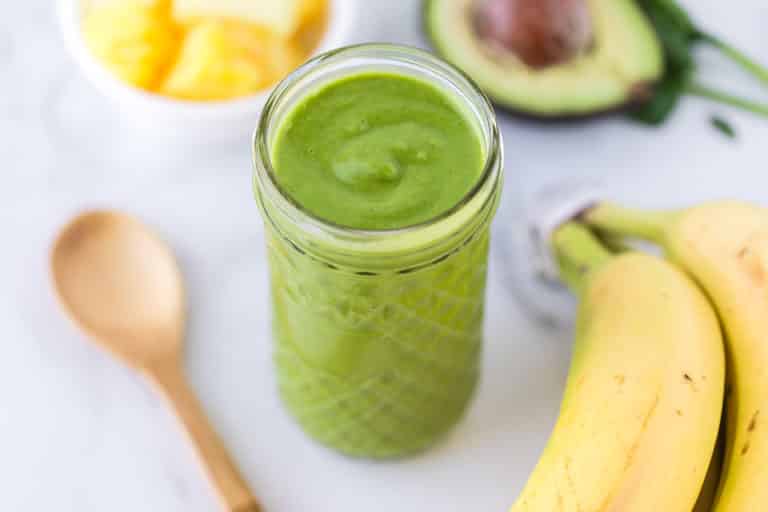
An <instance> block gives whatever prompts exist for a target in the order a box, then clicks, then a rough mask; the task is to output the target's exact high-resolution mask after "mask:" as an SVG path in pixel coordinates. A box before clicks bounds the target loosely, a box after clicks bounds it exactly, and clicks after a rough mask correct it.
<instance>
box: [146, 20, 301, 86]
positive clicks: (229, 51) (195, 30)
mask: <svg viewBox="0 0 768 512" xmlns="http://www.w3.org/2000/svg"><path fill="white" fill-rule="evenodd" d="M302 60H303V54H302V52H301V50H300V49H299V48H298V47H297V46H296V44H295V43H292V42H291V41H289V40H286V39H283V38H281V37H278V36H277V35H275V34H274V33H272V32H270V31H269V30H267V29H266V28H264V27H261V26H258V25H253V24H250V23H244V22H240V21H236V20H224V19H209V20H205V21H201V22H199V23H197V24H195V25H193V26H192V28H190V30H189V32H188V33H187V36H186V38H185V40H184V42H183V44H182V49H181V54H180V56H179V58H178V60H177V62H176V64H175V66H174V67H173V69H172V70H171V72H170V74H169V75H168V76H167V78H166V80H165V82H164V83H163V85H162V87H161V89H160V90H161V92H162V93H164V94H167V95H169V96H174V97H178V98H184V99H190V100H221V99H229V98H236V97H240V96H246V95H249V94H253V93H254V92H256V91H259V90H262V89H266V88H267V87H269V86H270V85H272V84H273V83H275V82H277V81H278V80H280V79H281V78H283V77H284V76H285V75H287V74H288V73H289V72H290V71H291V70H293V69H294V68H295V67H296V66H298V65H299V64H301V62H302Z"/></svg>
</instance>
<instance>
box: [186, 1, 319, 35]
mask: <svg viewBox="0 0 768 512" xmlns="http://www.w3.org/2000/svg"><path fill="white" fill-rule="evenodd" d="M305 1H306V0H175V1H174V3H173V14H174V16H175V17H176V19H178V20H179V21H182V22H185V23H186V22H192V21H195V20H199V19H201V18H208V17H216V18H236V19H241V20H244V21H250V22H251V23H254V24H256V25H263V26H265V27H268V28H269V29H270V30H271V31H273V32H274V33H275V34H277V35H280V36H283V37H290V36H291V35H292V34H293V33H294V32H295V31H296V29H297V28H298V26H299V23H300V22H301V12H302V9H303V7H304V6H303V4H304V2H305Z"/></svg>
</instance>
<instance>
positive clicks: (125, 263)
mask: <svg viewBox="0 0 768 512" xmlns="http://www.w3.org/2000/svg"><path fill="white" fill-rule="evenodd" d="M51 268H52V273H53V282H54V286H55V288H56V293H57V295H58V297H59V300H60V301H61V304H62V305H63V306H64V309H65V310H66V311H67V313H68V314H69V316H70V317H71V318H72V319H73V320H74V321H75V323H77V324H78V325H79V326H80V328H82V330H83V331H85V332H86V333H87V334H88V335H89V336H90V337H91V338H92V339H93V340H94V341H95V342H96V343H98V344H99V345H101V346H102V347H103V348H105V349H107V350H108V351H109V352H111V353H112V354H114V355H115V356H117V357H118V358H119V359H121V360H122V361H123V362H125V363H126V364H128V365H129V366H131V367H133V368H135V369H136V370H138V371H139V372H141V373H142V374H144V375H145V376H146V377H148V378H149V380H150V381H151V382H152V383H154V384H155V385H156V386H157V388H158V389H159V390H160V391H161V392H162V393H163V394H164V395H165V396H166V397H167V398H168V400H169V401H170V403H171V404H172V405H173V407H174V409H175V411H176V413H177V415H178V417H179V419H180V420H181V423H182V424H183V425H184V427H185V428H186V431H187V433H188V434H189V437H190V439H191V440H192V442H193V444H194V445H195V447H196V448H197V453H198V455H199V458H200V460H201V462H202V464H203V466H204V467H205V469H206V471H207V473H208V476H209V477H210V479H211V482H212V483H213V485H214V487H215V488H216V490H217V491H218V494H219V496H220V498H221V502H222V504H223V505H224V507H225V510H227V511H232V512H258V511H259V510H261V508H260V507H259V505H258V502H257V501H256V499H255V498H254V497H253V495H252V494H251V492H250V490H249V489H248V485H247V484H246V483H245V480H244V479H243V478H242V476H240V473H239V471H238V470H237V467H236V466H235V464H234V462H233V460H232V458H231V457H230V456H229V454H228V453H227V450H226V448H225V447H224V444H223V443H222V441H221V439H220V438H219V436H218V435H217V434H216V432H215V431H214V429H213V427H212V426H211V425H210V423H209V422H208V420H207V419H206V417H205V414H204V412H203V410H202V408H201V406H200V403H199V402H198V400H197V398H196V397H195V394H194V392H193V391H192V389H191V388H190V386H189V384H188V381H187V380H186V377H185V375H184V371H183V368H182V366H183V364H182V345H183V341H182V340H183V337H184V324H185V316H186V315H185V299H184V288H183V285H182V278H181V273H180V272H179V269H178V267H177V265H176V261H175V260H174V257H173V255H172V254H171V251H170V250H169V249H168V247H167V246H166V245H165V244H164V243H163V242H162V241H161V240H160V239H159V238H158V237H156V236H155V235H154V234H153V233H152V232H150V231H149V230H148V229H147V228H146V227H144V226H143V225H142V224H141V223H140V222H138V221H137V220H136V219H134V218H132V217H129V216H127V215H123V214H120V213H116V212H108V211H93V212H86V213H84V214H82V215H80V216H78V217H76V218H75V219H74V220H73V221H72V222H70V223H69V224H68V225H67V226H65V227H64V228H63V229H62V231H61V233H60V234H59V236H58V238H57V240H56V242H55V243H54V246H53V250H52V253H51Z"/></svg>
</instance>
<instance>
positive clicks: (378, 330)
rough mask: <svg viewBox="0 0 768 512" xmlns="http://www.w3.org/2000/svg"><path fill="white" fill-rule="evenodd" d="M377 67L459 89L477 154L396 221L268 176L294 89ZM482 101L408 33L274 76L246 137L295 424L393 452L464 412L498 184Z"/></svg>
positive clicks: (369, 450)
mask: <svg viewBox="0 0 768 512" xmlns="http://www.w3.org/2000/svg"><path fill="white" fill-rule="evenodd" d="M371 70H375V71H384V72H391V73H397V74H404V75H409V76H415V77H418V78H420V79H422V80H425V81H428V82H429V83H431V84H433V85H434V86H436V87H438V88H439V89H440V90H442V91H443V92H444V93H446V94H448V95H450V96H451V97H453V98H454V99H455V100H456V104H457V105H458V106H459V107H460V108H461V109H463V110H464V113H465V115H466V116H467V118H468V119H469V120H470V121H471V122H472V123H473V124H474V126H475V128H476V130H477V133H478V134H479V136H480V139H481V142H482V144H483V151H484V157H485V167H484V170H483V172H482V175H481V176H480V178H479V180H478V182H477V183H476V185H475V186H474V188H473V189H472V190H471V191H470V192H469V193H468V194H467V195H466V196H465V197H464V198H463V199H462V200H461V201H460V203H459V204H457V205H456V206H455V207H453V208H452V209H451V210H449V211H448V212H445V213H444V214H442V215H440V216H439V217H437V218H434V219H432V220H430V221H428V222H425V223H422V224H419V225H415V226H409V227H406V228H403V229H397V230H380V231H371V230H368V231H366V230H358V229H350V228H346V227H343V226H339V225H335V224H333V223H330V222H327V221H324V220H322V219H319V218H316V217H314V216H313V215H311V214H310V213H308V212H306V211H304V210H303V209H302V207H301V205H300V204H298V203H297V202H296V201H294V200H293V199H292V198H291V197H289V196H288V195H287V194H286V193H284V192H283V191H282V190H281V188H280V185H279V184H278V182H277V180H276V179H275V173H274V169H273V168H272V162H271V145H272V143H273V142H274V137H275V134H276V131H277V130H276V128H277V127H278V126H279V125H280V123H281V121H282V120H283V119H284V118H285V116H286V114H288V113H289V112H291V109H292V107H293V106H294V105H295V104H296V102H297V101H299V100H300V99H301V98H302V97H304V95H305V94H307V93H308V92H311V91H313V90H315V89H316V88H317V87H318V86H322V85H323V84H325V83H328V82H330V81H333V80H337V79H339V78H340V77H343V76H347V75H350V74H355V73H359V72H364V71H371ZM501 147H502V146H501V141H500V136H499V132H498V129H497V126H496V122H495V117H494V114H493V110H492V108H491V106H490V104H489V103H488V101H487V99H486V98H485V97H484V96H483V94H482V93H481V92H480V91H479V90H478V89H477V87H476V86H475V85H474V84H473V83H472V82H471V81H470V80H469V79H468V78H467V77H466V76H465V75H463V74H462V73H460V72H459V71H457V70H456V69H455V68H453V67H452V66H450V65H448V64H446V63H445V62H443V61H441V60H439V59H437V58H435V57H433V56H432V55H430V54H428V53H426V52H423V51H421V50H417V49H414V48H409V47H401V46H393V45H381V44H371V45H360V46H354V47H349V48H343V49H340V50H336V51H332V52H330V53H327V54H325V55H322V56H320V57H318V58H316V59H314V60H313V61H310V62H309V63H307V64H306V65H304V66H303V67H302V68H300V69H299V70H297V71H296V72H295V73H293V74H292V75H291V76H289V77H288V78H287V79H286V80H285V81H283V82H282V83H281V84H280V85H278V87H277V88H276V89H275V91H274V93H273V94H272V96H271V98H270V100H269V101H268V102H267V105H266V106H265V109H264V112H263V114H262V118H261V120H260V123H259V127H258V130H257V132H256V137H255V141H254V164H255V180H254V185H255V192H256V198H257V201H258V203H259V205H260V207H261V210H262V214H263V216H264V220H265V226H266V239H267V240H266V241H267V246H268V255H269V263H270V272H271V283H272V284H271V286H272V305H273V332H274V338H275V363H276V366H277V376H278V381H279V389H280V394H281V396H282V399H283V402H284V403H285V405H286V406H287V408H288V410H289V411H290V412H291V414H292V415H293V416H294V417H295V418H296V420H297V421H298V423H299V424H300V425H301V426H302V428H303V429H304V430H305V431H306V432H307V433H308V434H309V435H311V436H312V437H314V438H315V439H317V440H319V441H320V442H322V443H324V444H326V445H328V446H330V447H333V448H335V449H337V450H339V451H341V452H343V453H346V454H349V455H352V456H359V457H371V458H391V457H400V456H404V455H408V454H411V453H415V452H419V451H421V450H424V449H425V448H427V447H428V446H429V445H431V444H432V443H433V442H434V441H435V440H436V439H438V438H439V437H440V435H442V434H444V433H445V432H447V431H448V430H449V429H450V428H451V427H452V426H453V425H455V423H456V422H457V421H458V420H459V419H460V418H461V416H462V414H463V412H464V411H465V409H466V407H467V405H468V403H469V401H470V398H471V397H472V394H473V391H474V388H475V385H476V383H477V379H478V375H479V364H480V355H481V348H482V328H483V304H484V296H485V281H486V267H487V260H488V239H489V225H490V222H491V220H492V218H493V215H494V213H495V211H496V207H497V204H498V200H499V194H500V192H501V181H502V149H501Z"/></svg>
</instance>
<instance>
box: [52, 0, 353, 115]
mask: <svg viewBox="0 0 768 512" xmlns="http://www.w3.org/2000/svg"><path fill="white" fill-rule="evenodd" d="M328 1H329V3H330V4H331V15H330V17H329V22H328V23H329V26H328V28H327V29H326V31H325V34H324V36H323V38H322V39H321V41H320V43H319V44H318V46H317V48H315V50H314V51H313V52H312V53H311V54H310V55H309V57H308V59H311V58H313V57H315V56H317V55H319V54H321V53H324V52H326V51H328V50H331V49H333V48H336V47H339V46H343V45H344V44H349V43H348V42H347V40H348V37H349V35H350V33H351V29H352V27H353V25H354V18H355V14H356V6H357V0H328ZM85 2H86V0H57V5H56V7H57V15H58V19H59V25H60V29H61V33H62V36H63V39H64V44H65V46H66V47H67V49H68V50H69V53H70V55H71V56H72V57H73V59H74V60H75V62H76V63H77V64H78V66H79V67H80V69H81V70H82V72H83V73H84V75H85V77H86V78H87V79H88V81H90V82H91V83H92V84H93V85H94V86H95V87H96V88H97V89H98V90H99V91H100V92H102V93H103V94H105V95H107V96H109V97H110V98H112V99H114V100H116V101H118V102H120V103H125V104H131V105H133V106H135V107H137V108H144V109H146V108H149V109H151V110H152V111H153V112H155V113H156V114H163V113H165V114H172V115H174V116H177V117H178V116H179V115H182V116H188V117H192V118H201V117H202V118H218V117H232V116H236V115H242V114H244V113H253V112H257V111H259V110H260V109H261V108H262V107H263V106H264V104H265V103H266V101H267V99H268V98H269V96H270V94H271V93H272V90H273V89H274V87H275V86H276V85H277V84H273V85H272V86H270V87H269V88H267V89H265V90H264V91H261V92H258V93H256V94H253V95H250V96H246V97H242V98H235V99H230V100H214V101H194V100H184V99H179V98H174V97H170V96H163V95H161V94H156V93H153V92H150V91H146V90H143V89H140V88H138V87H134V86H132V85H130V84H127V83H125V82H124V81H122V80H121V79H120V78H119V77H117V76H115V75H114V74H112V73H111V72H110V71H109V70H108V69H107V67H106V66H105V65H104V64H103V63H102V62H101V61H99V60H98V58H96V56H95V55H93V53H92V52H91V50H90V49H89V48H88V47H87V45H86V43H85V41H84V39H83V35H82V30H81V29H80V25H81V21H82V9H83V7H84V4H85Z"/></svg>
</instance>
